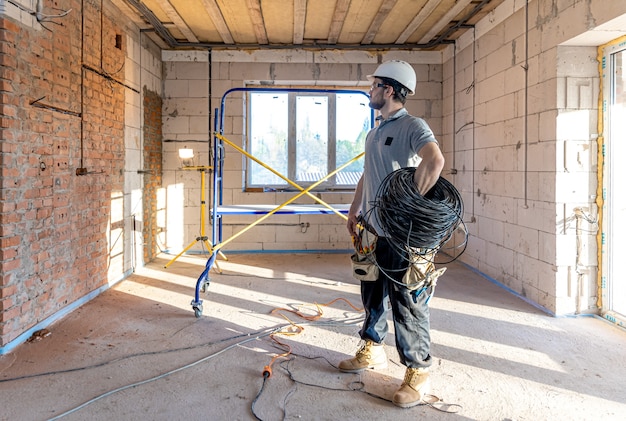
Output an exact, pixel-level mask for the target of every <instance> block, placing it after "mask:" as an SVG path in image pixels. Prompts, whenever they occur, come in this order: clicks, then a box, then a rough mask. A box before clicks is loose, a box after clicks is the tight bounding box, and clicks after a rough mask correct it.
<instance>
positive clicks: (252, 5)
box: [247, 0, 268, 44]
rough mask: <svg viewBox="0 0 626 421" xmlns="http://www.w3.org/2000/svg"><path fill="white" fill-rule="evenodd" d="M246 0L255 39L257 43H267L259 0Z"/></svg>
mask: <svg viewBox="0 0 626 421" xmlns="http://www.w3.org/2000/svg"><path fill="white" fill-rule="evenodd" d="M247 1H248V11H249V12H250V20H251V21H252V28H253V29H254V34H255V35H256V40H257V42H258V43H259V44H267V43H268V40H267V32H266V31H265V22H264V21H263V12H262V11H261V0H247Z"/></svg>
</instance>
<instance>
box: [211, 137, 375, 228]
mask: <svg viewBox="0 0 626 421" xmlns="http://www.w3.org/2000/svg"><path fill="white" fill-rule="evenodd" d="M215 137H217V138H218V139H220V140H221V141H223V142H225V143H227V144H229V145H230V146H232V147H233V148H234V149H236V150H237V151H238V152H240V153H241V154H243V155H245V156H247V157H248V158H250V159H251V160H253V161H254V162H256V163H257V164H259V165H261V166H262V167H263V168H265V169H267V170H268V171H271V172H272V173H274V174H276V175H277V176H279V177H280V178H282V179H283V180H285V181H286V182H287V183H289V184H290V185H291V186H293V187H295V188H297V189H298V190H300V191H304V190H305V189H304V187H301V186H299V185H298V184H296V183H295V182H293V181H291V180H290V179H288V178H287V177H285V176H284V175H282V174H281V173H279V172H278V171H276V170H275V169H273V168H272V167H270V166H269V165H267V164H265V163H264V162H262V161H261V160H259V159H258V158H257V157H255V156H253V155H250V154H249V153H248V152H246V151H245V150H243V149H241V148H240V147H239V146H237V145H235V144H234V143H233V142H231V141H230V140H228V139H227V138H226V137H224V136H222V135H221V134H219V133H215ZM362 155H363V154H361V155H359V156H357V157H356V158H354V159H353V160H352V161H350V163H352V162H354V161H356V160H357V159H359V158H360V157H361V156H362ZM328 177H329V176H326V177H325V178H323V179H322V181H324V180H326V179H328ZM308 190H310V189H307V191H306V195H307V196H309V197H310V198H312V199H314V200H315V201H316V202H318V203H319V204H320V205H323V206H325V207H327V208H328V209H330V210H331V211H333V212H335V213H336V214H337V215H339V216H341V217H342V218H343V219H345V220H346V221H347V220H348V217H347V216H346V215H344V214H343V213H341V212H339V211H338V210H337V209H335V208H333V207H332V206H331V205H329V204H328V203H326V202H324V201H323V200H322V199H320V198H319V197H317V196H315V195H314V194H311V193H309V191H308Z"/></svg>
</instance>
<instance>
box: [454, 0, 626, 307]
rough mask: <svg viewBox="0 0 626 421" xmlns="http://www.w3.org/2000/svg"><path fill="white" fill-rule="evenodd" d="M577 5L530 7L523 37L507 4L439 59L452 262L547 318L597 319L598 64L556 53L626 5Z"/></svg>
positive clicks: (515, 10)
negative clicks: (456, 200)
mask: <svg viewBox="0 0 626 421" xmlns="http://www.w3.org/2000/svg"><path fill="white" fill-rule="evenodd" d="M587 3H588V6H589V7H581V5H580V4H577V2H571V1H561V2H543V1H531V2H529V4H528V10H527V11H528V22H529V25H528V31H526V9H525V2H516V1H512V0H511V1H506V2H504V3H503V4H502V5H501V6H499V7H498V8H497V9H496V10H495V11H493V12H492V13H491V15H490V16H489V19H484V20H483V21H481V22H480V23H479V24H478V25H477V26H476V28H475V30H470V31H468V32H466V33H465V34H464V35H463V36H462V37H461V38H460V39H459V41H458V43H457V45H456V47H450V48H449V49H448V50H447V51H446V52H444V71H443V75H444V76H443V79H444V92H445V98H444V105H443V109H444V112H443V114H444V123H443V127H444V133H443V139H444V145H445V147H444V150H445V151H446V152H447V155H446V158H447V161H448V163H449V164H451V166H452V167H453V169H454V170H455V171H454V172H456V174H454V175H453V178H452V181H453V183H454V184H455V185H456V186H457V188H459V190H460V191H461V192H462V194H463V197H464V202H465V210H466V218H465V219H466V222H468V228H469V232H470V242H469V246H468V248H467V251H466V252H465V254H464V255H463V256H462V257H461V259H462V260H463V261H464V262H466V263H467V264H469V265H471V266H473V267H475V268H477V269H478V270H480V271H481V272H483V273H485V274H486V275H488V276H490V277H492V278H493V279H495V280H496V281H498V282H501V283H503V284H504V285H506V286H507V287H510V288H511V289H512V290H514V291H516V292H517V293H519V294H520V295H521V296H522V297H525V298H527V299H528V300H530V301H532V302H534V303H536V304H537V305H539V306H541V307H543V308H544V309H546V310H548V311H549V312H552V313H554V314H569V313H581V312H595V311H596V310H597V309H596V301H597V300H596V299H597V278H596V274H597V266H598V261H597V249H596V239H595V232H596V231H597V227H595V226H594V224H593V218H594V217H595V216H597V210H596V204H595V200H596V188H597V143H596V138H597V134H596V133H597V104H598V86H599V74H598V63H597V60H596V49H595V47H575V46H564V45H561V44H562V43H564V42H566V41H568V40H569V39H572V38H574V37H576V36H578V35H580V34H581V33H584V32H585V31H586V30H588V29H589V26H588V24H589V23H590V22H592V23H593V24H594V25H599V24H601V23H603V21H602V19H609V18H613V17H615V16H617V15H619V14H620V12H621V13H624V12H626V10H625V9H626V5H625V4H624V3H623V2H614V1H610V2H602V1H590V2H587ZM608 3H610V4H608ZM605 9H606V10H608V9H611V13H610V14H607V12H606V10H605ZM609 15H610V16H609ZM526 48H527V50H526ZM526 51H528V55H527V56H526ZM590 221H591V222H590Z"/></svg>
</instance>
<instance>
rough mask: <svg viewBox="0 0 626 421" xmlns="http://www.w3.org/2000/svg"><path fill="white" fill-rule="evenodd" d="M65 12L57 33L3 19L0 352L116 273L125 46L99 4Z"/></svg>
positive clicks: (0, 29)
mask: <svg viewBox="0 0 626 421" xmlns="http://www.w3.org/2000/svg"><path fill="white" fill-rule="evenodd" d="M81 3H84V7H85V10H84V11H83V10H81ZM52 6H53V5H52V4H51V2H44V8H49V7H52ZM55 7H58V6H55ZM63 7H64V8H66V9H70V8H71V9H72V12H71V13H69V14H68V15H67V16H65V17H64V18H62V19H59V23H60V24H58V25H57V24H51V23H49V24H48V25H47V26H48V27H49V30H46V29H43V28H42V27H41V26H40V25H38V24H37V23H36V22H35V23H34V24H33V25H32V26H29V25H25V24H23V23H17V22H16V21H14V20H12V19H11V18H8V17H4V18H0V64H1V66H0V114H1V115H0V159H1V163H2V167H1V173H0V175H1V178H0V183H1V184H0V203H1V204H0V311H1V312H2V313H1V314H2V316H1V319H0V346H2V345H5V344H6V343H8V342H10V341H12V340H13V339H15V338H16V337H17V336H18V335H19V334H21V333H22V332H24V331H25V330H27V329H28V328H30V327H31V326H34V325H35V324H37V323H38V322H40V321H42V320H43V319H45V318H46V317H49V316H50V315H52V314H54V313H55V312H57V311H59V310H60V309H61V308H63V307H65V306H67V305H68V304H70V303H72V302H74V301H76V300H77V299H79V298H81V297H83V296H85V295H86V294H87V293H89V292H91V291H94V290H95V289H97V288H99V287H101V286H103V285H106V283H107V281H108V279H107V278H108V277H109V276H112V275H113V274H110V273H107V269H108V267H109V266H110V261H109V250H110V248H111V247H112V245H111V238H110V236H109V234H110V232H111V229H114V228H115V227H110V226H109V225H110V221H111V201H112V197H113V196H114V195H115V194H117V193H118V192H121V191H122V189H123V180H124V173H123V161H124V154H123V152H124V143H123V142H124V133H123V119H124V86H123V85H122V84H120V83H118V82H117V81H120V80H122V81H123V74H124V67H123V66H124V57H125V55H124V54H125V53H124V45H118V47H119V48H117V47H116V42H117V43H118V44H119V41H120V39H121V40H122V41H123V40H124V38H123V37H119V36H118V35H120V34H122V29H121V28H120V27H119V25H118V23H117V22H116V21H115V18H112V17H111V16H107V14H106V13H105V14H104V16H101V13H100V9H99V7H100V2H93V1H91V2H90V1H85V2H81V1H79V0H74V1H66V2H64V5H63ZM45 10H48V9H45ZM83 14H84V16H85V19H84V23H83V22H82V19H81V16H82V15H83ZM101 23H102V25H101ZM81 34H82V37H81ZM122 44H123V43H122ZM37 99H40V100H39V101H38V102H36V103H35V105H40V106H41V107H37V106H34V105H31V103H32V102H33V101H35V100H37ZM77 169H80V170H78V171H79V173H81V174H82V173H84V175H77Z"/></svg>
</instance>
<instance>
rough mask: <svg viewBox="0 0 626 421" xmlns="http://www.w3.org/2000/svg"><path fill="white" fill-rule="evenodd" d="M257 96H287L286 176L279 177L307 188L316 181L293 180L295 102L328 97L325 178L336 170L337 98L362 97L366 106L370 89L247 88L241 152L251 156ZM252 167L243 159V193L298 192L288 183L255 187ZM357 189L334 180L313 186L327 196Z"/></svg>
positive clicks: (294, 161)
mask: <svg viewBox="0 0 626 421" xmlns="http://www.w3.org/2000/svg"><path fill="white" fill-rule="evenodd" d="M257 93H265V94H287V113H288V117H287V118H288V123H287V137H288V138H287V159H288V164H287V173H286V174H282V175H284V176H285V177H287V178H288V179H289V180H291V181H293V182H294V183H296V184H298V185H299V186H301V187H303V188H306V187H308V186H310V185H311V184H314V183H316V182H317V180H313V181H298V180H296V178H297V174H296V169H297V162H298V161H297V159H298V158H297V144H296V143H297V136H296V134H297V117H298V115H297V109H296V102H297V98H298V97H301V96H325V97H327V126H328V127H327V130H328V133H327V136H328V143H327V150H326V154H327V159H328V163H327V167H328V168H327V174H328V173H329V172H331V171H333V170H334V169H335V168H336V166H337V95H338V94H353V95H363V96H364V97H365V99H367V103H368V104H369V89H367V90H366V89H365V88H364V87H355V88H353V89H314V88H300V87H289V88H276V87H274V88H247V89H246V93H245V95H244V100H243V107H244V110H243V113H244V123H243V136H242V145H243V149H244V150H245V151H246V152H248V153H250V152H251V147H252V145H251V138H252V130H251V125H252V108H251V107H252V100H251V96H252V94H257ZM369 119H370V121H369V129H371V128H372V127H374V123H375V120H374V110H373V109H370V110H369ZM251 165H252V162H251V160H250V159H248V158H246V157H245V156H244V157H243V166H242V169H243V174H242V182H243V189H244V191H264V192H272V191H297V189H296V188H295V187H293V186H292V185H290V184H289V183H288V182H286V181H285V182H284V183H279V184H268V185H261V184H258V183H252V182H251V176H252V174H251ZM355 188H356V183H355V184H337V182H336V176H332V177H329V179H328V180H325V181H324V182H323V183H321V184H320V185H318V186H316V187H315V188H314V189H313V191H317V192H328V191H354V189H355Z"/></svg>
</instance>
